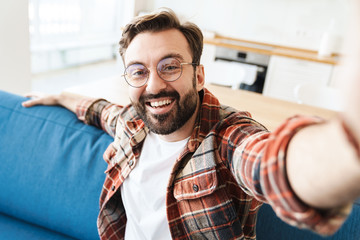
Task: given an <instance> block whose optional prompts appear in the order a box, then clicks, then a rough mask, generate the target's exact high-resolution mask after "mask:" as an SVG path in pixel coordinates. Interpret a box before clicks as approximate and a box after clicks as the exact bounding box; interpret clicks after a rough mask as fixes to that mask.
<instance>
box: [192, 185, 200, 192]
mask: <svg viewBox="0 0 360 240" xmlns="http://www.w3.org/2000/svg"><path fill="white" fill-rule="evenodd" d="M193 190H194V192H197V191H199V186H198V185H196V184H194V185H193Z"/></svg>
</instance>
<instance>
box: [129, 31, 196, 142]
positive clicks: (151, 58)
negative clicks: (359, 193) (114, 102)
mask: <svg viewBox="0 0 360 240" xmlns="http://www.w3.org/2000/svg"><path fill="white" fill-rule="evenodd" d="M167 57H174V58H176V59H178V60H179V61H180V62H181V63H190V62H192V56H191V53H190V50H189V46H188V43H187V41H186V38H185V37H184V36H183V34H182V33H181V32H180V31H178V30H175V29H171V30H166V31H161V32H155V33H151V32H145V33H140V34H138V35H137V36H136V37H135V38H134V39H133V40H132V42H131V43H130V45H129V47H128V48H127V50H126V53H125V58H124V59H125V66H126V67H128V66H129V65H131V64H134V63H141V64H142V65H144V66H146V67H147V68H148V69H149V70H150V73H149V79H148V81H147V83H146V84H145V85H144V86H142V87H140V88H134V87H130V88H129V95H130V99H131V102H132V104H133V106H134V108H135V109H136V111H137V113H138V114H139V116H140V117H141V118H142V119H143V121H144V122H145V124H146V126H147V127H149V129H150V130H151V131H153V132H155V133H157V134H161V135H168V134H171V133H173V132H175V131H177V130H179V129H181V128H182V127H183V126H184V124H185V123H187V122H188V120H189V119H190V118H193V117H194V115H195V114H196V112H197V106H198V102H199V97H198V91H199V90H200V89H201V88H202V82H203V75H201V74H203V72H202V70H198V68H196V70H194V67H193V66H192V65H183V66H182V69H183V71H182V74H181V76H180V78H179V79H177V80H176V81H174V82H166V81H164V80H163V79H162V78H160V77H159V75H158V73H157V71H156V67H157V64H158V62H159V61H161V60H163V59H165V58H167ZM199 74H200V75H201V76H200V77H199ZM199 79H200V80H199ZM199 82H201V84H199Z"/></svg>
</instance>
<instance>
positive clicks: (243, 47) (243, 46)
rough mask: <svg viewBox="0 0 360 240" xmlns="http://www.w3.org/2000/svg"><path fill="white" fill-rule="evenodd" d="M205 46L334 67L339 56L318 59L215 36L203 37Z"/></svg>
mask: <svg viewBox="0 0 360 240" xmlns="http://www.w3.org/2000/svg"><path fill="white" fill-rule="evenodd" d="M204 43H205V44H212V45H215V46H221V47H227V48H231V49H236V50H239V51H245V52H253V53H259V54H264V55H276V56H283V57H290V58H296V59H302V60H308V61H313V62H320V63H327V64H331V65H336V64H337V63H338V61H339V56H338V55H337V54H333V55H332V56H330V57H320V56H319V55H318V53H317V51H312V50H306V49H300V48H291V47H285V46H280V45H274V44H267V43H260V42H254V41H247V40H242V39H236V38H230V37H224V36H219V35H215V36H214V37H205V38H204Z"/></svg>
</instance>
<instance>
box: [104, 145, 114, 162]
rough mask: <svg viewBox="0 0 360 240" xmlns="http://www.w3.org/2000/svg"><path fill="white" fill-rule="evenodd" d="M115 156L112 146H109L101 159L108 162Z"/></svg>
mask: <svg viewBox="0 0 360 240" xmlns="http://www.w3.org/2000/svg"><path fill="white" fill-rule="evenodd" d="M115 154H116V150H115V149H114V147H113V145H112V144H110V145H109V146H108V147H107V149H106V150H105V152H104V154H103V158H104V160H105V161H109V160H110V159H111V158H113V157H114V156H115Z"/></svg>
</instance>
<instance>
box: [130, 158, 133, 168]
mask: <svg viewBox="0 0 360 240" xmlns="http://www.w3.org/2000/svg"><path fill="white" fill-rule="evenodd" d="M132 165H134V160H132V159H131V160H130V161H129V166H130V167H132Z"/></svg>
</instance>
